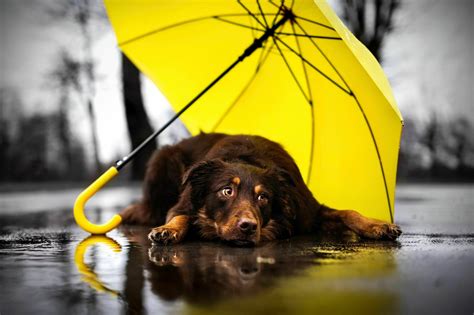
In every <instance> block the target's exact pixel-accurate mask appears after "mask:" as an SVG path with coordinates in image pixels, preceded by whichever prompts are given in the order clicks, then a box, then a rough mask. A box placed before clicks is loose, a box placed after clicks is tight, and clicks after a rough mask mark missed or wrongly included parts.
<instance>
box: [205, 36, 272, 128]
mask: <svg viewBox="0 0 474 315" xmlns="http://www.w3.org/2000/svg"><path fill="white" fill-rule="evenodd" d="M272 48H273V44H271V45H270V46H269V48H268V49H267V50H266V51H265V49H262V53H261V54H260V58H259V61H258V63H257V67H256V68H255V72H254V74H253V75H252V76H251V77H250V79H249V81H248V82H247V84H245V86H244V87H243V89H242V91H240V93H239V95H237V97H236V98H235V100H234V101H233V102H232V104H230V106H229V107H228V108H227V109H226V111H225V112H224V114H223V115H222V116H221V117H220V118H219V120H218V121H217V122H216V124H215V125H214V127H213V128H212V132H215V131H216V129H217V128H218V127H219V126H220V124H221V123H222V122H223V121H224V119H225V118H226V117H227V115H228V114H229V113H230V112H231V111H232V109H233V108H234V106H235V105H236V104H237V102H238V101H239V100H240V98H241V97H242V96H243V95H244V94H245V92H246V91H247V90H248V88H249V87H250V85H251V84H252V83H253V81H254V80H255V78H256V77H257V74H258V72H259V71H260V68H261V67H262V66H263V64H264V63H265V61H266V60H267V58H268V56H269V55H270V51H271V50H272Z"/></svg>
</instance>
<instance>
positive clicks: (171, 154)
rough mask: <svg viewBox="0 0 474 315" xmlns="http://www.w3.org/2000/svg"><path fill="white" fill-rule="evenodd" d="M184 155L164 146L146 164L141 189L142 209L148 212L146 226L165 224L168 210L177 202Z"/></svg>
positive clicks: (173, 148) (175, 149) (176, 148)
mask: <svg viewBox="0 0 474 315" xmlns="http://www.w3.org/2000/svg"><path fill="white" fill-rule="evenodd" d="M184 160H185V157H184V154H183V152H182V151H181V149H180V148H179V147H177V146H166V147H164V148H162V149H161V150H160V151H158V152H157V153H155V154H154V155H153V156H152V157H151V159H150V160H149V162H148V165H147V171H146V175H145V180H144V187H143V202H142V204H143V209H145V210H147V211H149V214H148V216H149V219H150V221H149V222H148V224H151V225H155V226H156V225H159V224H163V223H164V222H165V218H166V216H167V213H168V210H170V209H171V208H172V207H173V206H174V205H175V204H176V203H178V202H179V196H180V192H181V179H182V177H183V173H184V169H185V165H184V163H183V161H184Z"/></svg>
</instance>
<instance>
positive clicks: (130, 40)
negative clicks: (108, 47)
mask: <svg viewBox="0 0 474 315" xmlns="http://www.w3.org/2000/svg"><path fill="white" fill-rule="evenodd" d="M258 15H260V14H258ZM267 15H273V14H267ZM237 16H249V14H247V13H233V14H218V15H210V16H203V17H199V18H194V19H189V20H185V21H181V22H177V23H173V24H170V25H166V26H163V27H160V28H157V29H154V30H151V31H149V32H146V33H143V34H141V35H138V36H135V37H132V38H130V39H127V40H124V41H123V42H120V43H118V46H120V47H123V46H125V45H127V44H130V43H132V42H135V41H137V40H140V39H143V38H145V37H148V36H151V35H154V34H156V33H160V32H162V31H166V30H169V29H173V28H175V27H178V26H183V25H186V24H190V23H195V22H200V21H203V20H207V19H216V20H218V19H221V18H222V17H237Z"/></svg>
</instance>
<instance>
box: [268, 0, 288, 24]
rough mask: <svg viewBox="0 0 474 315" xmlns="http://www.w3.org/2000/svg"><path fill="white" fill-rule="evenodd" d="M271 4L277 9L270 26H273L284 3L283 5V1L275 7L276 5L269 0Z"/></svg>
mask: <svg viewBox="0 0 474 315" xmlns="http://www.w3.org/2000/svg"><path fill="white" fill-rule="evenodd" d="M269 2H270V3H271V4H273V5H274V6H276V7H278V11H277V13H276V14H275V16H274V17H273V21H272V26H273V25H275V23H276V19H277V17H278V15H279V14H280V12H281V8H282V7H283V5H284V3H285V0H283V1H282V4H281V6H277V5H276V4H274V3H273V2H272V1H271V0H270V1H269Z"/></svg>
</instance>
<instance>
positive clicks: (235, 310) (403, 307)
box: [0, 185, 474, 315]
mask: <svg viewBox="0 0 474 315" xmlns="http://www.w3.org/2000/svg"><path fill="white" fill-rule="evenodd" d="M473 188H474V186H472V185H401V186H399V187H398V189H397V202H396V216H395V217H396V222H397V223H398V224H399V225H400V226H401V227H402V229H403V231H404V234H402V236H401V237H400V239H399V241H398V242H374V241H358V240H354V239H336V240H335V239H316V238H315V237H308V236H306V237H297V238H292V239H290V240H283V241H278V242H271V243H267V244H263V245H262V246H259V247H256V248H234V247H229V246H226V245H223V244H219V243H212V242H191V243H184V244H181V245H177V246H168V247H152V246H151V245H150V244H149V242H148V241H147V240H146V234H147V232H148V231H147V230H146V229H143V228H124V227H122V228H120V229H118V230H116V231H113V232H111V233H110V234H108V235H107V236H106V237H105V236H92V237H91V236H89V235H88V234H87V233H85V232H83V231H82V230H80V229H79V228H78V227H77V226H76V225H75V223H74V221H73V218H72V211H71V209H70V207H71V205H72V204H73V202H74V199H75V197H76V196H77V194H78V191H77V190H75V189H71V190H68V189H64V190H58V191H54V192H48V191H30V192H22V193H12V192H8V193H0V284H1V285H0V314H28V313H33V312H35V313H37V314H118V313H127V314H141V313H154V314H246V315H251V314H317V313H321V314H328V313H330V314H338V313H343V314H371V313H374V314H426V313H430V314H472V313H473V312H474V281H473V280H474V196H473V193H474V189H473ZM138 196H139V189H138V188H136V187H132V188H119V187H115V188H109V189H104V190H103V191H102V192H100V194H98V196H97V197H94V198H93V199H92V200H91V202H90V203H89V204H88V216H89V217H90V218H91V221H94V222H103V221H106V220H107V219H108V218H110V217H111V216H112V214H114V213H116V212H117V211H119V209H120V208H121V207H122V206H123V205H126V204H127V203H129V202H130V201H131V200H133V199H136V198H137V197H138Z"/></svg>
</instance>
